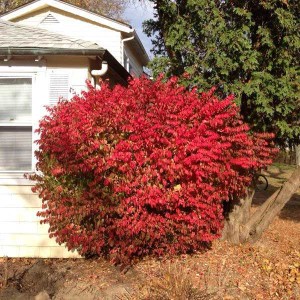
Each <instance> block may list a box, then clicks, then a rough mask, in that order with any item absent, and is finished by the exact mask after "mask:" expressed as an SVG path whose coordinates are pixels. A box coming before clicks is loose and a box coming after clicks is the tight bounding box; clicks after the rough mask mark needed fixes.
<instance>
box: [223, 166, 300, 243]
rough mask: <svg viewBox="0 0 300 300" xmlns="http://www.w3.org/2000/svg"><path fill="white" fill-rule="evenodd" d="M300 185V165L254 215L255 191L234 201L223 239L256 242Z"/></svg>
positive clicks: (227, 218)
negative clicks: (251, 213)
mask: <svg viewBox="0 0 300 300" xmlns="http://www.w3.org/2000/svg"><path fill="white" fill-rule="evenodd" d="M299 187H300V168H299V167H298V168H297V169H296V170H295V171H294V173H293V174H292V176H291V177H290V178H289V180H288V181H287V182H285V183H284V184H283V186H282V187H281V188H280V189H278V190H277V191H276V192H275V193H273V194H272V195H271V196H270V197H269V198H268V199H267V200H266V202H265V203H264V204H263V205H262V206H260V207H259V208H258V209H257V210H256V211H255V213H254V214H253V215H250V207H251V204H252V198H253V195H254V192H253V191H250V192H248V194H247V196H246V197H245V198H244V199H241V200H239V201H233V202H232V204H231V208H230V212H229V213H228V214H227V216H225V217H226V219H225V226H224V230H223V235H222V239H226V240H228V241H230V242H231V243H234V244H239V243H245V242H250V243H254V242H256V241H257V240H258V239H259V238H260V237H261V235H262V233H263V232H264V231H265V230H266V229H267V228H268V227H269V225H270V224H271V223H272V221H273V220H274V218H275V217H276V216H277V215H278V214H279V213H280V211H281V210H282V208H283V207H284V206H285V204H286V203H287V202H288V201H289V200H290V199H291V197H292V196H293V194H294V193H295V192H296V191H297V190H298V189H299Z"/></svg>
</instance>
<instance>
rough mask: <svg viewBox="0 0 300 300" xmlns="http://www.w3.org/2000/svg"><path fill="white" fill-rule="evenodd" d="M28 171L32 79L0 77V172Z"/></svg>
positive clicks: (30, 162) (29, 161) (30, 138)
mask: <svg viewBox="0 0 300 300" xmlns="http://www.w3.org/2000/svg"><path fill="white" fill-rule="evenodd" d="M31 170H32V77H30V76H28V77H26V76H22V77H21V76H20V77H16V76H14V77H12V76H11V77H0V172H3V171H4V172H7V171H19V172H23V171H31Z"/></svg>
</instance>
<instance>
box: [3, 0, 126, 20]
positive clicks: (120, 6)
mask: <svg viewBox="0 0 300 300" xmlns="http://www.w3.org/2000/svg"><path fill="white" fill-rule="evenodd" d="M29 2H31V1H28V0H3V1H1V3H0V13H5V12H7V11H10V10H12V9H14V8H16V7H18V6H20V5H23V4H26V3H29ZM65 2H67V3H70V4H73V5H76V6H79V7H82V8H85V9H88V10H90V11H92V12H95V13H99V14H102V15H105V16H107V17H111V18H113V19H117V20H122V15H123V13H124V10H125V8H126V5H127V3H128V1H126V0H113V1H105V0H66V1H65Z"/></svg>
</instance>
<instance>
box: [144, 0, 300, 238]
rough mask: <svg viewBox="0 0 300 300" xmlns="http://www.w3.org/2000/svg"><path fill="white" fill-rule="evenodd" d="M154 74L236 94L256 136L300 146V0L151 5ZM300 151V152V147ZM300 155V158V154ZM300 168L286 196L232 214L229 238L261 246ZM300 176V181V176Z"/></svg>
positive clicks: (161, 0) (239, 203) (241, 204)
mask: <svg viewBox="0 0 300 300" xmlns="http://www.w3.org/2000/svg"><path fill="white" fill-rule="evenodd" d="M152 2H153V3H154V8H155V17H156V18H155V19H153V20H149V21H147V22H145V24H144V28H145V32H146V33H147V34H148V35H149V36H152V35H155V37H154V39H153V44H154V49H153V50H154V53H155V54H157V55H158V56H159V57H158V58H156V59H155V60H154V62H153V63H152V66H153V72H154V76H156V75H157V74H158V73H159V72H161V71H162V70H164V72H165V74H166V76H167V77H168V76H171V75H173V74H175V75H178V76H181V79H182V84H184V85H186V86H187V87H189V88H191V87H194V86H196V87H197V88H198V89H199V90H200V91H201V90H206V89H208V88H209V87H210V86H212V85H214V86H217V88H218V93H219V94H221V95H228V94H229V93H234V94H235V95H236V100H237V103H238V104H239V105H240V109H241V113H242V115H243V117H244V120H245V121H246V122H248V123H249V124H251V127H252V130H253V131H256V132H262V131H263V132H274V133H275V135H276V142H277V144H278V145H280V146H283V147H284V146H287V145H291V144H294V145H297V144H299V142H300V121H299V115H300V103H299V97H300V93H299V91H300V85H299V57H300V56H299V54H300V53H299V49H300V34H299V32H300V22H299V12H300V2H299V1H296V0H290V1H288V0H254V1H247V0H230V1H218V0H176V1H169V0H152ZM299 148H300V147H299ZM299 157H300V156H299ZM299 175H300V170H299V169H297V170H296V171H295V173H294V174H293V176H292V177H291V179H290V180H289V181H288V182H287V183H286V184H285V186H284V187H283V188H282V189H281V191H280V192H279V193H278V194H276V195H274V196H273V197H271V198H270V199H269V200H268V201H267V204H265V205H263V206H262V207H261V208H260V209H259V210H258V211H257V213H256V214H255V215H254V216H250V206H251V201H252V196H253V192H250V191H249V194H248V197H246V198H245V199H236V204H235V205H232V206H231V207H230V208H229V211H230V214H229V215H228V216H227V221H228V222H227V224H226V227H225V230H224V237H226V238H228V239H230V240H232V241H234V242H243V241H247V240H252V241H255V240H256V239H258V238H259V236H260V235H261V233H262V232H263V230H264V229H265V228H266V227H267V226H268V225H269V224H270V222H271V221H272V219H273V218H274V216H275V215H276V214H278V213H279V211H280V210H281V208H282V207H283V206H284V204H285V203H286V202H287V201H288V200H289V198H290V197H291V196H292V194H293V193H294V191H295V190H296V189H297V187H299V184H300V182H299ZM297 176H298V177H297Z"/></svg>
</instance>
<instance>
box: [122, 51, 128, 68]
mask: <svg viewBox="0 0 300 300" xmlns="http://www.w3.org/2000/svg"><path fill="white" fill-rule="evenodd" d="M123 66H124V68H125V69H126V71H129V58H128V57H127V55H126V53H125V51H124V54H123Z"/></svg>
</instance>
